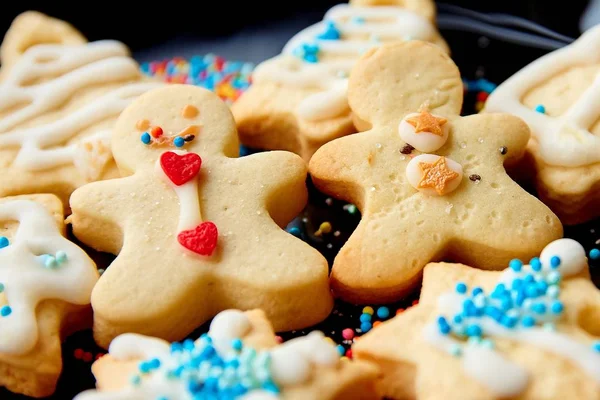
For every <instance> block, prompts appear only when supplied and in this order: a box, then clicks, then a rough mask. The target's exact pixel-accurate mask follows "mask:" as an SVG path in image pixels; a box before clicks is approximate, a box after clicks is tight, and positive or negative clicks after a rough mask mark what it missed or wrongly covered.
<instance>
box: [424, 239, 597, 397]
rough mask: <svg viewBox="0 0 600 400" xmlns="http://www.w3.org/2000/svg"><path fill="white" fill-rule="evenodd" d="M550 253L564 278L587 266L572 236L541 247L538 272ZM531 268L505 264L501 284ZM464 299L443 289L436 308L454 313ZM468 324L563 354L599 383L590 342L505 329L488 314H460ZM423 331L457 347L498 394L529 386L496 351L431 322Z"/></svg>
mask: <svg viewBox="0 0 600 400" xmlns="http://www.w3.org/2000/svg"><path fill="white" fill-rule="evenodd" d="M554 255H557V256H559V257H560V258H561V264H560V269H559V271H560V272H561V274H562V276H563V277H568V276H573V275H576V274H578V273H580V272H581V271H582V270H583V269H585V268H586V266H587V260H586V258H585V250H584V249H583V247H582V246H581V245H580V244H579V243H577V242H576V241H574V240H571V239H559V240H556V241H554V242H552V243H550V244H549V245H547V246H546V248H545V249H544V250H543V251H542V256H541V257H540V260H541V262H542V266H543V269H542V272H539V273H541V274H544V272H543V271H552V269H551V268H550V258H551V257H552V256H554ZM563 260H564V261H563ZM532 272H534V271H533V269H532V268H531V266H529V265H525V266H523V267H522V268H521V270H520V271H519V272H516V271H514V270H513V269H511V268H508V269H506V270H505V271H503V272H502V274H501V276H500V279H499V283H504V284H505V286H507V287H510V283H511V282H513V281H514V280H515V279H516V278H524V277H525V276H527V275H529V274H531V273H532ZM466 299H467V296H465V295H462V294H458V293H456V292H452V293H446V294H443V295H441V296H440V297H439V299H438V311H439V312H440V313H441V314H442V315H444V316H446V317H449V316H450V317H451V316H453V315H457V314H459V313H460V312H461V310H462V308H463V302H464V301H465V300H466ZM543 300H544V299H539V298H538V299H536V303H540V302H543ZM544 304H545V305H546V306H547V308H548V309H549V307H550V301H549V300H546V301H545V303H544ZM521 312H522V315H531V316H535V319H536V320H537V321H538V322H542V323H543V322H552V321H554V320H556V318H557V316H556V315H553V314H552V313H550V312H547V313H545V314H543V315H539V314H535V315H534V314H533V313H532V312H531V311H529V310H528V307H525V306H523V307H522V309H521ZM470 323H476V324H478V325H479V326H480V327H481V328H482V330H483V332H484V336H491V337H498V338H504V339H508V340H511V341H515V342H521V343H525V344H528V345H532V346H536V347H539V348H541V349H543V350H545V351H547V352H549V353H553V354H556V355H558V356H560V357H563V358H564V359H566V360H569V361H570V362H571V363H572V364H573V365H576V366H578V367H579V368H581V369H582V370H583V371H585V372H586V373H587V374H588V375H589V376H590V377H591V378H592V379H594V381H596V382H597V383H598V384H600V353H597V352H595V351H593V350H592V348H591V345H590V344H589V343H588V344H584V343H579V342H577V341H576V340H574V339H572V338H570V337H569V336H567V335H565V334H562V333H560V332H556V331H554V330H550V329H545V328H540V327H538V326H533V327H522V326H516V327H514V328H512V329H508V328H506V327H504V326H503V325H501V324H499V323H497V322H496V321H494V320H493V319H491V318H488V317H464V318H463V324H464V325H465V326H466V325H469V324H470ZM423 335H424V336H423V337H424V339H425V340H426V341H427V342H428V343H430V344H431V345H433V346H434V347H436V348H438V349H440V350H443V351H446V352H451V351H452V347H454V346H457V345H458V346H460V349H461V351H462V355H461V357H462V364H463V368H464V370H465V372H466V373H467V374H469V375H470V376H471V377H472V378H473V379H475V380H477V381H478V382H480V383H481V384H483V385H484V386H486V387H487V388H488V389H489V390H490V391H491V392H493V393H494V394H496V395H498V396H501V397H505V396H508V397H510V396H516V395H518V394H519V393H521V392H522V391H523V390H524V389H525V387H526V386H527V375H528V374H527V372H526V371H525V370H524V369H522V368H521V367H520V366H518V365H516V364H514V363H512V362H510V361H509V360H507V359H505V358H504V357H502V356H501V355H500V354H499V353H498V352H496V351H493V350H491V349H487V348H484V347H481V346H479V345H472V344H468V345H462V346H461V345H460V343H461V342H459V341H458V340H456V339H454V338H453V337H452V336H445V335H443V334H441V333H440V332H439V329H438V327H437V326H436V325H435V324H429V325H427V326H426V327H425V329H424V331H423Z"/></svg>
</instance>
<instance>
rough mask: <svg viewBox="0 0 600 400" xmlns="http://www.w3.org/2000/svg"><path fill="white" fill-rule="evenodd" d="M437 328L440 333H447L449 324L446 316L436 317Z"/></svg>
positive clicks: (449, 329)
mask: <svg viewBox="0 0 600 400" xmlns="http://www.w3.org/2000/svg"><path fill="white" fill-rule="evenodd" d="M438 328H439V329H440V333H441V334H442V335H447V334H449V333H450V331H451V328H450V325H449V324H448V321H446V318H444V317H439V318H438Z"/></svg>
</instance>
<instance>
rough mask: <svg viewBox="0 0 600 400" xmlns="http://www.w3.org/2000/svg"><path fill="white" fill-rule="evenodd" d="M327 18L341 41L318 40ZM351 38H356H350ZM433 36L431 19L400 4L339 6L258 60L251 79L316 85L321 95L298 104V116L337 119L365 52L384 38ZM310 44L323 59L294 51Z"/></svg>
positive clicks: (346, 109)
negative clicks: (307, 59) (271, 55)
mask: <svg viewBox="0 0 600 400" xmlns="http://www.w3.org/2000/svg"><path fill="white" fill-rule="evenodd" d="M356 17H359V18H363V19H364V22H363V23H360V24H358V23H356V22H354V19H355V18H356ZM325 21H333V22H334V23H335V26H336V28H337V29H338V31H340V34H341V39H340V40H324V39H318V38H317V36H318V35H319V34H321V33H322V32H324V31H325V30H326V28H327V22H325ZM348 36H352V37H353V38H352V39H348V38H347V37H348ZM357 36H360V38H358V37H357ZM435 36H436V30H435V28H434V27H433V26H432V24H431V23H430V22H429V21H428V20H427V19H425V18H423V17H421V16H420V15H418V14H415V13H412V12H410V11H408V10H405V9H402V8H400V7H393V6H377V7H358V6H350V5H347V4H338V5H336V6H334V7H333V8H331V9H330V10H329V11H328V12H327V13H326V14H325V17H324V21H323V22H319V23H317V24H315V25H312V26H310V27H308V28H306V29H304V30H302V31H301V32H299V33H298V34H296V35H295V36H294V37H293V38H292V39H291V40H290V41H289V42H288V43H287V44H286V46H285V47H284V49H283V52H282V55H280V56H278V57H275V58H273V59H271V60H268V61H266V62H264V63H262V64H260V65H259V66H258V67H257V68H256V70H255V71H254V74H253V79H254V82H257V83H259V82H274V83H278V84H283V85H288V86H290V87H298V88H312V89H318V90H319V92H318V93H315V94H314V95H312V96H308V97H307V98H305V99H304V100H303V101H302V102H301V104H300V105H299V106H298V108H297V110H296V112H297V114H298V116H299V117H300V118H303V119H305V120H307V121H320V120H324V119H328V118H334V117H337V116H340V115H342V114H343V113H345V112H346V111H348V110H349V107H348V105H347V76H348V75H349V73H350V70H351V69H352V67H353V66H354V64H355V63H356V61H357V60H358V59H359V57H360V56H361V55H362V54H363V53H364V52H365V51H367V50H369V49H370V48H372V47H375V46H378V45H380V44H381V42H386V41H399V40H404V39H406V38H408V37H410V38H412V39H420V40H427V41H432V40H433V39H434V38H435ZM380 41H381V42H380ZM307 43H308V44H312V43H316V44H317V45H318V46H319V54H318V57H319V62H317V63H308V62H304V61H303V60H302V59H300V58H299V57H297V56H295V55H294V51H295V50H296V49H297V48H298V47H299V46H301V45H303V44H307Z"/></svg>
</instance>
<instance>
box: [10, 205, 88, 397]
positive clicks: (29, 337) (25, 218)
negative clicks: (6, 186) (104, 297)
mask: <svg viewBox="0 0 600 400" xmlns="http://www.w3.org/2000/svg"><path fill="white" fill-rule="evenodd" d="M63 220H64V216H63V205H62V203H61V202H60V200H59V199H58V198H57V197H56V196H53V195H49V194H39V195H29V196H16V197H6V198H3V199H0V332H1V333H2V334H1V335H0V386H3V387H6V388H7V389H8V390H11V391H13V392H15V393H21V394H25V395H27V396H34V397H44V396H49V395H51V394H52V393H53V392H54V388H55V386H56V381H57V380H58V377H59V375H60V372H61V369H62V354H61V339H62V338H64V336H66V335H67V334H69V333H70V332H73V331H75V330H78V329H82V328H85V327H88V326H89V322H90V321H91V312H90V311H91V308H90V306H89V304H90V296H91V293H92V288H93V287H94V284H95V283H96V282H97V280H98V271H97V270H96V266H95V264H94V262H93V261H92V260H91V259H90V258H89V257H88V256H87V255H86V253H85V252H84V251H83V250H82V249H80V248H79V247H78V246H76V245H75V244H74V243H72V242H70V241H69V240H67V239H66V238H65V237H64V235H65V225H64V223H63Z"/></svg>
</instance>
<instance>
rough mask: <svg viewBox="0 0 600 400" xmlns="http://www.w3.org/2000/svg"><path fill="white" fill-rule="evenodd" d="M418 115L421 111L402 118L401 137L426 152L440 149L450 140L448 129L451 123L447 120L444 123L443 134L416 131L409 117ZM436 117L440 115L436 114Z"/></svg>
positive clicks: (399, 130)
mask: <svg viewBox="0 0 600 400" xmlns="http://www.w3.org/2000/svg"><path fill="white" fill-rule="evenodd" d="M418 116H419V113H412V114H408V115H407V116H406V117H404V118H403V119H402V121H400V125H399V126H398V133H399V134H400V138H401V139H402V140H404V141H405V142H406V143H408V144H410V145H411V146H412V147H414V148H415V149H417V150H419V151H422V152H424V153H430V152H433V151H436V150H438V149H439V148H440V147H442V146H443V145H444V144H445V143H446V141H447V140H448V131H449V130H450V126H449V123H448V122H446V123H445V124H444V125H442V136H439V135H436V134H433V133H431V132H426V131H425V132H419V133H416V130H415V127H414V126H413V125H412V124H410V123H408V122H407V119H409V118H412V117H418ZM434 117H439V116H438V115H435V114H434Z"/></svg>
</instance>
